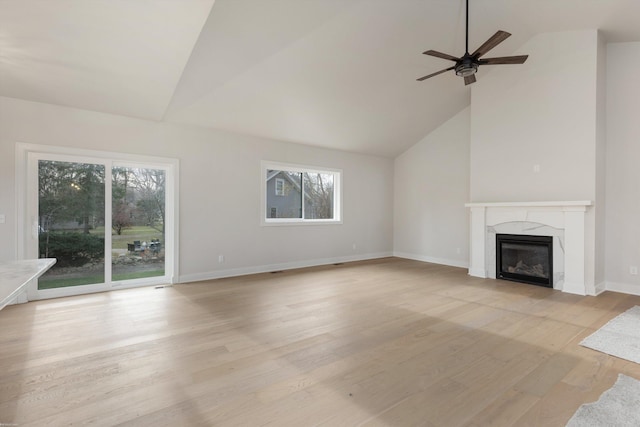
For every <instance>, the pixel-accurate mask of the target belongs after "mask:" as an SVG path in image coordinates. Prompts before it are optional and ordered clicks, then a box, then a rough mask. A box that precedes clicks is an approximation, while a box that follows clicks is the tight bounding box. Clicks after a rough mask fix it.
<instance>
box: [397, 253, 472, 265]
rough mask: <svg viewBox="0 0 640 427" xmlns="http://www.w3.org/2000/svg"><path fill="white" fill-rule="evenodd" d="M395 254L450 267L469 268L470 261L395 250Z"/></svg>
mask: <svg viewBox="0 0 640 427" xmlns="http://www.w3.org/2000/svg"><path fill="white" fill-rule="evenodd" d="M393 256H395V257H398V258H406V259H412V260H414V261H422V262H430V263H432V264H441V265H448V266H450V267H460V268H469V263H468V262H466V261H458V260H455V259H447V258H436V257H431V256H425V255H417V254H410V253H407V252H394V253H393Z"/></svg>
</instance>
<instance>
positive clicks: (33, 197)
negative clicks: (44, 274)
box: [16, 143, 179, 300]
mask: <svg viewBox="0 0 640 427" xmlns="http://www.w3.org/2000/svg"><path fill="white" fill-rule="evenodd" d="M44 159H46V160H59V161H68V162H78V163H93V164H101V165H104V166H105V283H103V284H96V285H81V286H71V287H66V288H56V289H46V290H38V289H37V282H36V281H34V283H32V284H31V285H29V287H28V288H27V298H28V300H36V299H44V298H56V297H61V296H69V295H79V294H84V293H93V292H103V291H107V290H111V289H124V288H130V287H139V286H150V285H157V284H166V283H175V280H176V278H177V277H178V244H177V242H178V227H177V224H178V212H179V209H178V191H177V189H178V176H179V161H178V159H171V158H161V157H151V156H140V155H131V154H124V153H113V152H106V151H93V150H84V149H74V148H68V147H57V146H48V145H36V144H24V143H17V144H16V174H17V176H16V207H17V212H16V218H17V236H16V237H17V239H16V241H17V248H16V249H17V256H16V258H17V259H33V258H38V191H37V190H38V185H37V184H38V182H37V172H38V168H37V165H38V160H44ZM113 166H124V167H142V168H150V169H162V170H164V171H165V173H166V182H165V185H166V187H165V213H166V218H165V221H166V223H165V243H164V247H165V275H164V276H158V277H148V278H143V279H132V280H126V281H119V282H113V281H112V280H111V233H108V232H106V230H109V229H110V227H108V226H107V224H110V223H111V168H112V167H113ZM107 267H108V268H107Z"/></svg>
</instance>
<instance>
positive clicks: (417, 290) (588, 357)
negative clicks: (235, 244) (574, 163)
mask: <svg viewBox="0 0 640 427" xmlns="http://www.w3.org/2000/svg"><path fill="white" fill-rule="evenodd" d="M634 305H640V297H636V296H630V295H624V294H616V293H611V292H605V293H604V294H602V295H600V296H598V297H580V296H576V295H569V294H564V293H562V292H558V291H553V290H549V289H546V288H541V287H537V286H530V285H523V284H518V283H512V282H505V281H496V280H483V279H477V278H472V277H469V276H468V275H467V274H466V270H463V269H459V268H453V267H446V266H440V265H434V264H428V263H422V262H417V261H410V260H403V259H398V258H388V259H382V260H376V261H367V262H357V263H348V264H344V265H335V266H325V267H316V268H308V269H301V270H295V271H286V272H282V273H278V274H259V275H253V276H246V277H237V278H230V279H222V280H214V281H208V282H199V283H192V284H182V285H176V286H174V287H168V288H162V289H155V288H139V289H132V290H122V291H115V292H110V293H102V294H93V295H86V296H78V297H72V298H63V299H56V300H48V301H39V302H32V303H28V304H22V305H17V306H10V307H7V308H5V309H4V310H2V311H0V367H1V369H0V423H13V424H17V425H19V426H43V425H53V426H62V425H70V424H73V425H78V424H79V425H83V424H94V425H99V426H102V425H105V426H109V425H131V426H169V425H170V426H176V425H179V426H199V425H205V426H209V425H215V426H227V425H228V426H238V425H246V426H259V425H275V426H311V425H322V426H447V427H451V426H512V425H513V426H545V427H547V426H564V425H565V423H566V422H567V420H568V419H569V418H570V417H571V416H572V414H573V413H574V412H575V410H576V409H577V408H578V407H579V406H580V405H581V404H582V403H586V402H590V401H594V400H596V399H597V398H598V396H599V395H600V394H601V393H602V392H603V391H605V390H606V389H608V388H610V387H611V386H612V385H613V383H614V382H615V380H616V377H617V375H618V373H624V374H626V375H629V376H632V377H635V378H638V379H640V365H638V364H635V363H631V362H627V361H624V360H621V359H617V358H615V357H611V356H608V355H606V354H602V353H599V352H596V351H593V350H590V349H587V348H584V347H580V346H579V345H578V343H579V342H580V341H581V340H582V339H583V338H584V337H585V336H587V335H588V334H590V333H592V332H593V331H595V330H596V329H597V328H599V327H600V326H602V325H603V324H604V323H606V322H607V321H608V320H610V319H611V318H613V317H615V316H616V315H618V314H620V313H622V312H624V311H625V310H627V309H628V308H630V307H632V306H634Z"/></svg>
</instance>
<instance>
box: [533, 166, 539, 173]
mask: <svg viewBox="0 0 640 427" xmlns="http://www.w3.org/2000/svg"><path fill="white" fill-rule="evenodd" d="M533 171H534V172H535V173H539V172H540V165H533Z"/></svg>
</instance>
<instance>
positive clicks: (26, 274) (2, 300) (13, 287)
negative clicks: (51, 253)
mask: <svg viewBox="0 0 640 427" xmlns="http://www.w3.org/2000/svg"><path fill="white" fill-rule="evenodd" d="M55 263H56V259H55V258H42V259H25V260H20V261H6V262H0V309H2V308H4V306H5V305H7V304H8V303H9V302H11V300H12V299H13V298H15V297H16V296H17V295H18V294H20V292H22V291H23V290H24V288H25V287H26V286H27V284H28V283H29V282H30V281H31V280H33V279H35V278H37V277H40V276H41V275H42V274H44V272H45V271H47V270H48V269H50V268H51V267H52V266H53V264H55Z"/></svg>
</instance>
